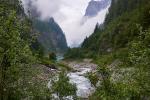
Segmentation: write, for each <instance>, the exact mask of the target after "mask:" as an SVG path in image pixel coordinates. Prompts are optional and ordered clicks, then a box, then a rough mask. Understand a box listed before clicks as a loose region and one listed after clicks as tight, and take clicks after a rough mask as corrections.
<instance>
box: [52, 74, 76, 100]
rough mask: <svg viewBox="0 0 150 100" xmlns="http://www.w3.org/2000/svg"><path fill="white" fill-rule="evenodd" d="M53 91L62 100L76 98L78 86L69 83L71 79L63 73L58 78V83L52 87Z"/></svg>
mask: <svg viewBox="0 0 150 100" xmlns="http://www.w3.org/2000/svg"><path fill="white" fill-rule="evenodd" d="M52 90H53V92H54V93H57V95H58V96H59V98H60V100H63V97H66V96H73V97H74V98H76V90H77V88H76V86H75V85H73V84H71V83H69V78H68V76H67V75H66V73H65V72H61V73H60V74H59V77H58V81H56V82H54V83H53V85H52Z"/></svg>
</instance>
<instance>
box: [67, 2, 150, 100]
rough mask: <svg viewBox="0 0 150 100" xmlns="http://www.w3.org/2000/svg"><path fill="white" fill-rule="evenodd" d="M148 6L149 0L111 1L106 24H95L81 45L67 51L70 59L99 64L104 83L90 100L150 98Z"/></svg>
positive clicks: (149, 24) (140, 99)
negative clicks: (90, 60)
mask: <svg viewBox="0 0 150 100" xmlns="http://www.w3.org/2000/svg"><path fill="white" fill-rule="evenodd" d="M149 5H150V2H149V0H112V5H111V7H110V9H109V13H108V14H107V16H106V19H105V22H104V27H103V28H101V27H98V26H96V28H95V31H94V33H93V34H92V35H91V36H90V37H89V38H86V39H85V40H84V42H83V44H82V46H81V48H76V52H74V49H72V50H70V51H69V52H68V53H67V54H66V57H68V58H69V57H70V58H76V57H77V58H86V57H91V58H93V59H94V62H95V63H97V64H98V65H99V67H98V72H97V74H98V78H99V81H100V82H101V85H99V86H97V90H96V92H95V93H94V94H93V95H92V96H91V97H90V99H91V100H98V99H102V100H126V99H129V100H143V99H145V100H148V99H149V98H150V97H149V95H150V94H149V91H150V87H149V86H150V81H149V79H148V77H150V66H149V61H150V45H149V44H150V6H149ZM81 52H82V54H81ZM87 55H89V56H87ZM91 76H92V75H91ZM92 78H93V77H92ZM93 82H94V81H93Z"/></svg>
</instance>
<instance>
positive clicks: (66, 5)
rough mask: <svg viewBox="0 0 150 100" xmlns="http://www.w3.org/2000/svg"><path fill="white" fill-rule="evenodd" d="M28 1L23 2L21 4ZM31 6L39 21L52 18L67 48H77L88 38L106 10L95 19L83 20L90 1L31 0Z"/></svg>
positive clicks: (101, 20)
mask: <svg viewBox="0 0 150 100" xmlns="http://www.w3.org/2000/svg"><path fill="white" fill-rule="evenodd" d="M28 1H29V0H23V4H24V5H26V3H27V2H28ZM32 1H34V3H33V4H32V5H34V6H36V7H37V10H38V11H39V12H40V13H41V19H48V18H50V17H54V19H55V21H56V22H57V23H58V24H59V25H60V27H61V28H62V30H63V31H64V33H65V35H66V39H67V43H68V45H69V46H79V45H80V44H81V42H82V41H83V40H84V38H85V37H86V36H89V35H90V34H91V33H92V32H93V30H94V28H95V25H96V23H97V22H99V23H102V22H103V21H104V18H105V15H106V13H107V10H108V9H104V10H103V11H101V12H99V14H98V15H97V16H96V17H93V18H85V17H84V14H85V10H86V7H87V6H88V2H89V1H90V0H32Z"/></svg>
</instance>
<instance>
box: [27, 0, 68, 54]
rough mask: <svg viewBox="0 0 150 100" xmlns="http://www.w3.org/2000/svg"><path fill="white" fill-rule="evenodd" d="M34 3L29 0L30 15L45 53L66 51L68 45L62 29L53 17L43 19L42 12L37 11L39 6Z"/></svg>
mask: <svg viewBox="0 0 150 100" xmlns="http://www.w3.org/2000/svg"><path fill="white" fill-rule="evenodd" d="M32 3H33V2H32V0H28V4H27V8H28V9H29V13H30V14H29V17H30V19H31V20H32V23H33V30H34V31H35V32H37V33H39V35H38V38H37V42H39V44H40V45H41V46H42V48H43V50H44V53H45V54H48V53H49V52H56V53H64V52H65V51H66V50H67V49H68V46H67V42H66V37H65V35H64V33H63V31H62V29H61V28H60V26H59V25H58V24H57V23H56V22H55V20H54V19H53V18H49V19H46V20H41V19H40V16H41V15H40V12H39V11H37V8H36V7H35V6H34V5H33V4H32ZM27 8H26V9H27ZM35 44H37V43H35ZM33 47H36V46H33Z"/></svg>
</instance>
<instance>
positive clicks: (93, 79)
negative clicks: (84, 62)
mask: <svg viewBox="0 0 150 100" xmlns="http://www.w3.org/2000/svg"><path fill="white" fill-rule="evenodd" d="M86 76H87V77H88V79H89V80H90V82H91V83H92V84H93V85H94V86H96V84H97V82H98V80H99V79H98V76H97V74H96V73H90V72H89V73H87V75H86Z"/></svg>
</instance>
